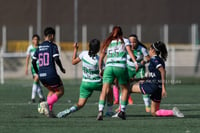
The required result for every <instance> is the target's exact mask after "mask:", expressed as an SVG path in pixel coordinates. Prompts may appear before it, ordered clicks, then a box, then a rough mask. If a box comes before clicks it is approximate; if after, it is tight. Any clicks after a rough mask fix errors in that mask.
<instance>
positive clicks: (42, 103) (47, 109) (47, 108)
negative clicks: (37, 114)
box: [40, 102, 49, 117]
mask: <svg viewBox="0 0 200 133" xmlns="http://www.w3.org/2000/svg"><path fill="white" fill-rule="evenodd" d="M40 106H41V108H43V109H44V115H46V116H47V117H49V106H48V103H47V102H41V103H40Z"/></svg>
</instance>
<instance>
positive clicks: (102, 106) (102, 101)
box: [99, 100, 105, 111]
mask: <svg viewBox="0 0 200 133" xmlns="http://www.w3.org/2000/svg"><path fill="white" fill-rule="evenodd" d="M104 106H105V101H104V100H99V111H103V109H104Z"/></svg>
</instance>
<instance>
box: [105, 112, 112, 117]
mask: <svg viewBox="0 0 200 133" xmlns="http://www.w3.org/2000/svg"><path fill="white" fill-rule="evenodd" d="M113 115H114V112H106V114H105V116H106V117H112V116H113Z"/></svg>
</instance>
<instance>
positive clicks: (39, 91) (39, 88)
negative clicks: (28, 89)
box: [37, 84, 44, 99]
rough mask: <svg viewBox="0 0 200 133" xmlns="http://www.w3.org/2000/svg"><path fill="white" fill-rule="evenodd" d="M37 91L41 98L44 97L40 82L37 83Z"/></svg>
mask: <svg viewBox="0 0 200 133" xmlns="http://www.w3.org/2000/svg"><path fill="white" fill-rule="evenodd" d="M37 93H38V96H39V98H41V99H43V98H44V96H43V92H42V88H41V86H40V84H37Z"/></svg>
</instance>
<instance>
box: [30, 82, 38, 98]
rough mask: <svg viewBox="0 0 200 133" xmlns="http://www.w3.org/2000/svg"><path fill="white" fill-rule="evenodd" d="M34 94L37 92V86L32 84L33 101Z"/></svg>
mask: <svg viewBox="0 0 200 133" xmlns="http://www.w3.org/2000/svg"><path fill="white" fill-rule="evenodd" d="M36 92H37V84H35V83H33V86H32V97H31V98H32V99H35V95H36Z"/></svg>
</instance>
